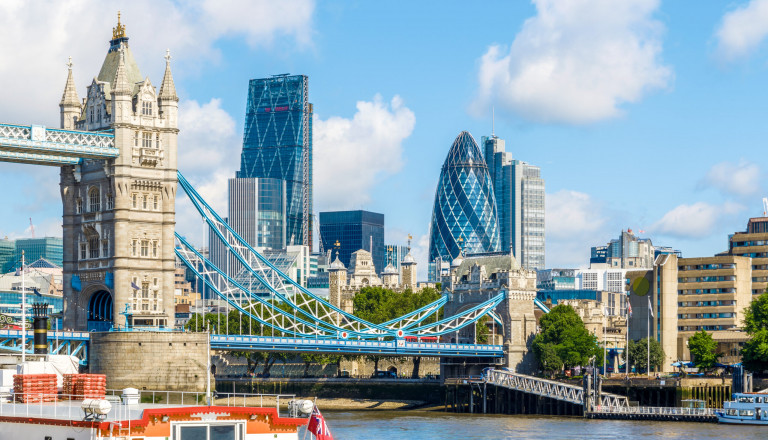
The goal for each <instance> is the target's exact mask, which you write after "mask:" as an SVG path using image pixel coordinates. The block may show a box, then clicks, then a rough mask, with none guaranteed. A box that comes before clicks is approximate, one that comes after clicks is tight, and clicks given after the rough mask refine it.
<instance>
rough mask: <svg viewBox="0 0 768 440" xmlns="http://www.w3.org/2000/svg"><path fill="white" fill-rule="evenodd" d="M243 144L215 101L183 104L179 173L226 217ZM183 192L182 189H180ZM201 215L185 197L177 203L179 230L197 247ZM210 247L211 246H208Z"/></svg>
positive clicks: (180, 106) (180, 116)
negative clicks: (230, 186) (230, 182)
mask: <svg viewBox="0 0 768 440" xmlns="http://www.w3.org/2000/svg"><path fill="white" fill-rule="evenodd" d="M241 146H242V141H241V139H240V138H239V137H238V135H237V133H236V132H235V121H234V119H233V118H232V117H231V116H230V115H229V113H227V112H226V111H224V110H223V109H222V108H221V101H220V100H218V99H211V100H210V101H209V102H208V103H205V104H202V105H200V104H199V103H198V102H197V101H192V100H190V101H182V102H181V103H180V104H179V162H178V167H179V170H180V171H181V172H182V173H183V174H184V177H186V178H187V179H188V180H189V181H190V183H191V184H192V185H193V186H194V187H195V190H196V191H197V192H198V193H199V194H200V195H201V196H202V197H203V199H205V201H206V202H207V203H208V204H209V205H211V207H212V208H213V209H214V210H215V211H216V212H217V213H218V214H219V215H220V216H222V217H226V216H227V180H228V179H230V178H232V177H235V171H236V170H237V168H238V167H239V165H240V150H241ZM179 191H181V188H179ZM201 222H202V221H201V220H200V215H199V214H198V213H197V211H196V210H195V208H194V206H193V205H192V203H191V202H190V201H189V200H188V199H186V198H185V197H182V198H179V199H178V200H177V204H176V230H177V231H178V232H179V234H181V235H184V236H187V237H189V238H190V239H191V240H192V242H193V243H194V244H197V245H200V244H202V243H201V241H202V239H201V238H199V237H200V235H201V233H202V232H201V231H202V227H201ZM204 245H205V246H207V243H206V244H204Z"/></svg>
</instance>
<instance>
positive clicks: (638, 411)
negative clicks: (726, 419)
mask: <svg viewBox="0 0 768 440" xmlns="http://www.w3.org/2000/svg"><path fill="white" fill-rule="evenodd" d="M715 411H716V409H715V408H679V407H661V406H624V407H617V406H608V405H600V406H596V407H594V408H592V412H593V413H595V414H621V415H647V416H700V417H716V416H717V414H716V413H715Z"/></svg>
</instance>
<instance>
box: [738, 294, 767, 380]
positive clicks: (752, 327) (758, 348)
mask: <svg viewBox="0 0 768 440" xmlns="http://www.w3.org/2000/svg"><path fill="white" fill-rule="evenodd" d="M744 329H745V330H746V331H747V333H749V335H750V337H749V339H748V340H747V341H746V342H745V343H744V347H743V348H742V349H741V361H742V364H743V365H744V368H746V369H748V370H752V371H764V370H768V289H766V292H765V293H763V294H762V295H760V296H759V297H757V299H754V300H752V303H751V304H750V305H749V306H747V307H746V308H745V309H744Z"/></svg>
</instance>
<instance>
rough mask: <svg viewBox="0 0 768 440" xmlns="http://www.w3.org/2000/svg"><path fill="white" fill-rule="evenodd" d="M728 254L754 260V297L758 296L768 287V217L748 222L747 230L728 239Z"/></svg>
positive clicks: (756, 218)
mask: <svg viewBox="0 0 768 440" xmlns="http://www.w3.org/2000/svg"><path fill="white" fill-rule="evenodd" d="M728 245H729V249H728V254H730V255H739V256H743V257H750V258H751V259H752V295H753V296H758V295H760V294H762V293H764V292H765V289H766V287H768V217H755V218H751V219H749V221H748V222H747V230H746V231H743V232H736V233H734V234H732V235H731V236H730V238H729V239H728Z"/></svg>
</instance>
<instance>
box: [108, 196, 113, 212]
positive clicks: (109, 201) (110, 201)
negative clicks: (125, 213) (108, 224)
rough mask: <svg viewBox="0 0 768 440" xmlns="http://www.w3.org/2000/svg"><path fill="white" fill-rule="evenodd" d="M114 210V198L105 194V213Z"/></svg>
mask: <svg viewBox="0 0 768 440" xmlns="http://www.w3.org/2000/svg"><path fill="white" fill-rule="evenodd" d="M113 209H115V198H114V197H113V196H112V193H107V211H111V210H113Z"/></svg>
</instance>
